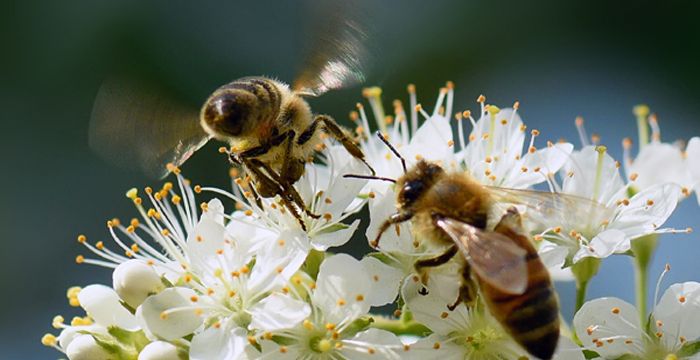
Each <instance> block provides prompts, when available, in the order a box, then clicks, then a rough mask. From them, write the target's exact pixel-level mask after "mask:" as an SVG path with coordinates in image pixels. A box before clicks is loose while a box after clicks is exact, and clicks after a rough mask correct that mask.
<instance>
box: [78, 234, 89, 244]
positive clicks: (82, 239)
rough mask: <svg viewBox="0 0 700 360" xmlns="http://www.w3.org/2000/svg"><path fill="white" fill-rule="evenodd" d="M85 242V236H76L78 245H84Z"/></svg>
mask: <svg viewBox="0 0 700 360" xmlns="http://www.w3.org/2000/svg"><path fill="white" fill-rule="evenodd" d="M85 241H87V236H85V235H78V242H79V243H81V244H83V243H85Z"/></svg>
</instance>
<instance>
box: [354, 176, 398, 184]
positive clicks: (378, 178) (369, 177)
mask: <svg viewBox="0 0 700 360" xmlns="http://www.w3.org/2000/svg"><path fill="white" fill-rule="evenodd" d="M343 177H344V178H346V179H347V178H352V179H369V180H382V181H388V182H391V183H394V184H396V180H394V179H390V178H385V177H381V176H374V175H356V174H345V175H343Z"/></svg>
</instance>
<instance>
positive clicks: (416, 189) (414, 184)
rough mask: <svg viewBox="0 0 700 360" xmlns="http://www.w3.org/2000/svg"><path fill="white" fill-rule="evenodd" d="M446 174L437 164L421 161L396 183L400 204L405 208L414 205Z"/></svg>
mask: <svg viewBox="0 0 700 360" xmlns="http://www.w3.org/2000/svg"><path fill="white" fill-rule="evenodd" d="M444 173H445V170H443V169H442V167H440V166H439V165H437V164H434V163H430V162H427V161H424V160H421V161H419V162H418V163H417V164H416V165H415V166H414V167H413V168H411V169H409V170H408V172H406V174H404V175H403V176H402V177H401V178H399V180H398V181H397V182H396V186H397V188H398V189H399V194H398V202H399V204H400V205H401V206H402V207H404V208H405V207H410V206H411V205H413V204H414V203H415V202H416V201H417V200H418V199H419V198H420V197H421V196H422V195H423V194H424V193H425V192H426V191H428V190H429V189H430V187H432V186H433V184H434V183H435V182H436V181H437V180H438V178H439V177H440V176H442V175H443V174H444Z"/></svg>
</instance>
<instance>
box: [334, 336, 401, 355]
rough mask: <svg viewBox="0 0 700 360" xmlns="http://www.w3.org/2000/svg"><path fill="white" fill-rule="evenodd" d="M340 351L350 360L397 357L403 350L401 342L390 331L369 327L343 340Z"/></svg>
mask: <svg viewBox="0 0 700 360" xmlns="http://www.w3.org/2000/svg"><path fill="white" fill-rule="evenodd" d="M343 345H345V346H343V347H342V348H341V349H340V353H341V354H343V355H344V356H345V358H347V359H350V360H355V359H377V358H380V359H397V358H399V355H398V354H401V353H403V352H404V350H403V343H401V340H399V338H398V337H397V336H396V335H394V334H393V333H391V332H388V331H386V330H379V329H369V330H365V331H362V332H360V333H357V334H356V335H355V336H354V337H352V338H351V339H347V340H344V341H343Z"/></svg>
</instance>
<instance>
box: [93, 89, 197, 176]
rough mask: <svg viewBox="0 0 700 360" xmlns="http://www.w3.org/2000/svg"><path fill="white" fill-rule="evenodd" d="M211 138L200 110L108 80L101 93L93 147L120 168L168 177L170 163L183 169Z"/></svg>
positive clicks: (96, 107)
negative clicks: (201, 123)
mask: <svg viewBox="0 0 700 360" xmlns="http://www.w3.org/2000/svg"><path fill="white" fill-rule="evenodd" d="M209 138H210V137H209V135H208V134H207V133H205V132H204V130H203V129H202V127H201V126H200V125H199V113H198V111H197V110H196V109H191V108H188V107H186V106H183V105H182V104H179V103H178V102H176V101H173V100H172V99H170V98H168V97H166V96H164V95H163V93H162V92H158V91H155V90H154V89H151V88H149V87H147V86H145V85H143V84H139V83H137V82H134V81H130V80H126V79H109V80H107V81H105V82H104V83H103V84H102V86H101V87H100V90H99V91H98V93H97V97H96V99H95V103H94V105H93V109H92V115H91V119H90V130H89V143H90V147H91V148H92V149H93V150H94V151H95V152H96V153H97V154H98V155H100V156H101V157H102V158H104V159H105V160H107V161H109V162H111V163H113V164H115V165H117V166H120V167H122V168H125V169H135V168H140V170H141V171H143V172H144V173H145V174H146V175H148V176H149V177H152V178H162V177H164V176H165V175H167V174H168V171H167V170H166V164H168V163H172V164H174V165H176V166H179V165H181V164H182V163H184V162H185V160H187V159H188V158H189V157H190V156H191V155H192V153H194V152H195V151H196V150H197V149H199V148H200V147H202V146H203V145H204V144H205V143H206V142H207V141H208V140H209Z"/></svg>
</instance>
